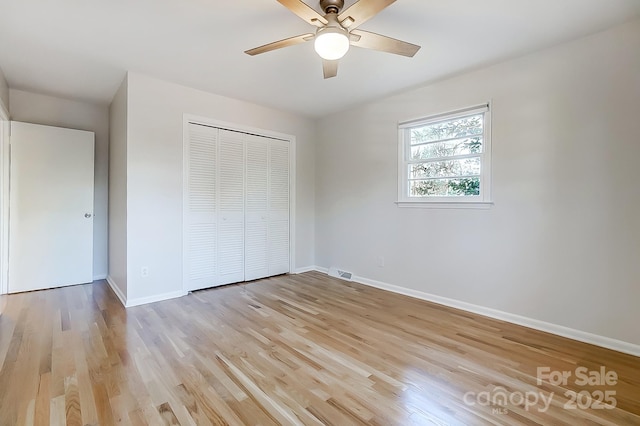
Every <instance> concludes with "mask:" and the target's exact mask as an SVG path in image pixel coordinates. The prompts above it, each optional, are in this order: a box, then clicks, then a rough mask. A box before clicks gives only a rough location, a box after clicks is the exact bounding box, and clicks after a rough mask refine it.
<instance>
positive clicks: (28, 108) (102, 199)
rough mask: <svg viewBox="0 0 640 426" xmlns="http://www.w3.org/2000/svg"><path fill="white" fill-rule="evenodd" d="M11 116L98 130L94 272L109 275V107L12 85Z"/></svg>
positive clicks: (14, 118) (74, 127) (95, 276)
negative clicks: (30, 90)
mask: <svg viewBox="0 0 640 426" xmlns="http://www.w3.org/2000/svg"><path fill="white" fill-rule="evenodd" d="M9 94H10V106H11V110H10V113H11V119H12V120H15V121H23V122H26V123H34V124H44V125H47V126H57V127H68V128H72V129H79V130H89V131H92V132H95V135H96V146H95V201H94V203H95V204H94V214H95V217H94V227H93V244H94V247H93V253H94V254H93V275H94V278H95V279H103V278H105V277H106V276H107V202H108V182H107V180H108V162H109V148H108V146H109V109H108V108H107V106H104V105H95V104H91V103H87V102H80V101H75V100H69V99H62V98H56V97H52V96H45V95H40V94H36V93H31V92H26V91H22V90H15V89H11V90H10V91H9Z"/></svg>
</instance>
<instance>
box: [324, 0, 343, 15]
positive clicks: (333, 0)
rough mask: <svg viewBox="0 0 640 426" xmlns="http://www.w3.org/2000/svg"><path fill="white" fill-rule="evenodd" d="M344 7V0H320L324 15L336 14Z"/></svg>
mask: <svg viewBox="0 0 640 426" xmlns="http://www.w3.org/2000/svg"><path fill="white" fill-rule="evenodd" d="M343 7H344V0H320V8H321V9H322V10H323V11H324V13H338V12H340V10H341V9H342V8H343Z"/></svg>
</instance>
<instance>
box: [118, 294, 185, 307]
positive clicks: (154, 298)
mask: <svg viewBox="0 0 640 426" xmlns="http://www.w3.org/2000/svg"><path fill="white" fill-rule="evenodd" d="M187 294H188V293H186V292H184V291H182V290H181V291H172V292H170V293H163V294H157V295H155V296H150V297H139V298H137V299H131V300H127V304H126V305H125V306H126V307H127V308H131V307H133V306H140V305H146V304H147V303H154V302H162V301H163V300H169V299H176V298H178V297H182V296H186V295H187Z"/></svg>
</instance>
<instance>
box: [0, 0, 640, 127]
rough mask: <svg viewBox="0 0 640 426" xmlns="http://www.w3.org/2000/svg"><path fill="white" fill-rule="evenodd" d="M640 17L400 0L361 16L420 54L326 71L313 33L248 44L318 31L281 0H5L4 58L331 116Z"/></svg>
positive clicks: (101, 98) (631, 12)
mask: <svg viewBox="0 0 640 426" xmlns="http://www.w3.org/2000/svg"><path fill="white" fill-rule="evenodd" d="M307 2H308V4H309V5H310V6H313V7H315V8H316V9H318V10H319V8H318V7H317V6H318V4H317V2H316V1H315V0H313V1H312V0H307ZM345 3H346V6H345V7H348V6H349V5H351V4H352V3H354V0H346V2H345ZM638 17H640V1H639V0H398V1H397V2H396V3H394V4H392V5H391V6H390V7H388V8H387V9H385V10H384V11H382V12H381V13H380V14H379V15H378V16H376V17H374V18H373V19H371V20H370V21H368V22H366V23H365V24H364V25H363V26H362V27H361V28H362V29H365V30H368V31H373V32H377V33H380V34H384V35H388V36H391V37H394V38H399V39H402V40H406V41H409V42H411V43H414V44H419V45H422V49H421V50H420V51H419V52H418V54H417V55H416V56H415V57H414V58H405V57H401V56H396V55H390V54H387V53H381V52H375V51H369V50H362V49H357V48H352V49H351V50H350V52H349V53H348V54H347V56H346V57H345V58H343V60H342V61H341V63H340V69H339V73H338V77H337V78H333V79H330V80H324V79H323V78H322V67H321V61H320V59H319V58H318V57H317V56H316V54H315V52H314V51H313V45H312V43H305V44H303V45H298V46H293V47H288V48H286V49H282V50H278V51H273V52H269V53H266V54H263V55H259V56H255V57H250V56H248V55H245V54H244V53H243V52H244V51H245V50H247V49H249V48H252V47H256V46H259V45H262V44H265V43H268V42H271V41H275V40H279V39H282V38H287V37H290V36H294V35H298V34H302V33H306V32H313V29H314V27H311V26H310V25H308V24H306V23H305V22H304V21H302V20H301V19H299V18H298V17H296V16H295V15H293V14H292V13H291V12H289V11H288V10H287V9H285V8H284V7H283V6H282V5H280V4H279V3H278V2H277V1H276V0H228V1H226V2H223V1H221V0H56V1H51V0H0V68H1V69H2V70H3V71H4V73H5V76H6V78H7V81H8V82H9V85H10V87H13V88H19V89H26V90H31V91H36V92H40V93H47V94H52V95H57V96H62V97H67V98H74V99H82V100H89V101H94V102H101V103H109V102H110V101H111V99H112V97H113V95H114V93H115V91H116V89H117V87H118V86H119V84H120V82H121V81H122V79H123V78H124V74H125V71H126V70H131V71H137V72H141V73H144V74H148V75H152V76H155V77H158V78H161V79H164V80H168V81H172V82H175V83H179V84H183V85H186V86H191V87H194V88H198V89H202V90H205V91H209V92H213V93H217V94H221V95H226V96H230V97H234V98H237V99H243V100H248V101H252V102H255V103H258V104H262V105H267V106H273V107H276V108H280V109H284V110H289V111H293V112H297V113H299V114H303V115H307V116H310V117H319V116H323V115H326V114H328V113H331V112H335V111H339V110H343V109H346V108H348V107H349V106H352V105H355V104H359V103H362V102H365V101H368V100H371V99H375V98H378V97H381V96H383V95H387V94H390V93H394V92H398V91H400V90H402V89H405V88H408V87H412V86H416V85H420V84H423V83H426V82H428V81H432V80H436V79H439V78H442V77H445V76H448V75H452V74H456V73H460V72H462V71H465V70H469V69H472V68H476V67H479V66H481V65H486V64H491V63H495V62H499V61H501V60H504V59H507V58H510V57H514V56H517V55H522V54H525V53H528V52H531V51H534V50H537V49H540V48H543V47H546V46H551V45H554V44H558V43H561V42H563V41H567V40H571V39H574V38H578V37H580V36H583V35H587V34H590V33H594V32H598V31H600V30H603V29H606V28H609V27H611V26H614V25H616V24H619V23H622V22H625V21H629V20H632V19H636V18H638ZM639 48H640V47H639Z"/></svg>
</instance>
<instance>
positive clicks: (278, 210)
mask: <svg viewBox="0 0 640 426" xmlns="http://www.w3.org/2000/svg"><path fill="white" fill-rule="evenodd" d="M268 232H269V250H268V255H269V275H278V274H284V273H287V272H289V142H286V141H280V140H272V141H271V142H270V144H269V229H268Z"/></svg>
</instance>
